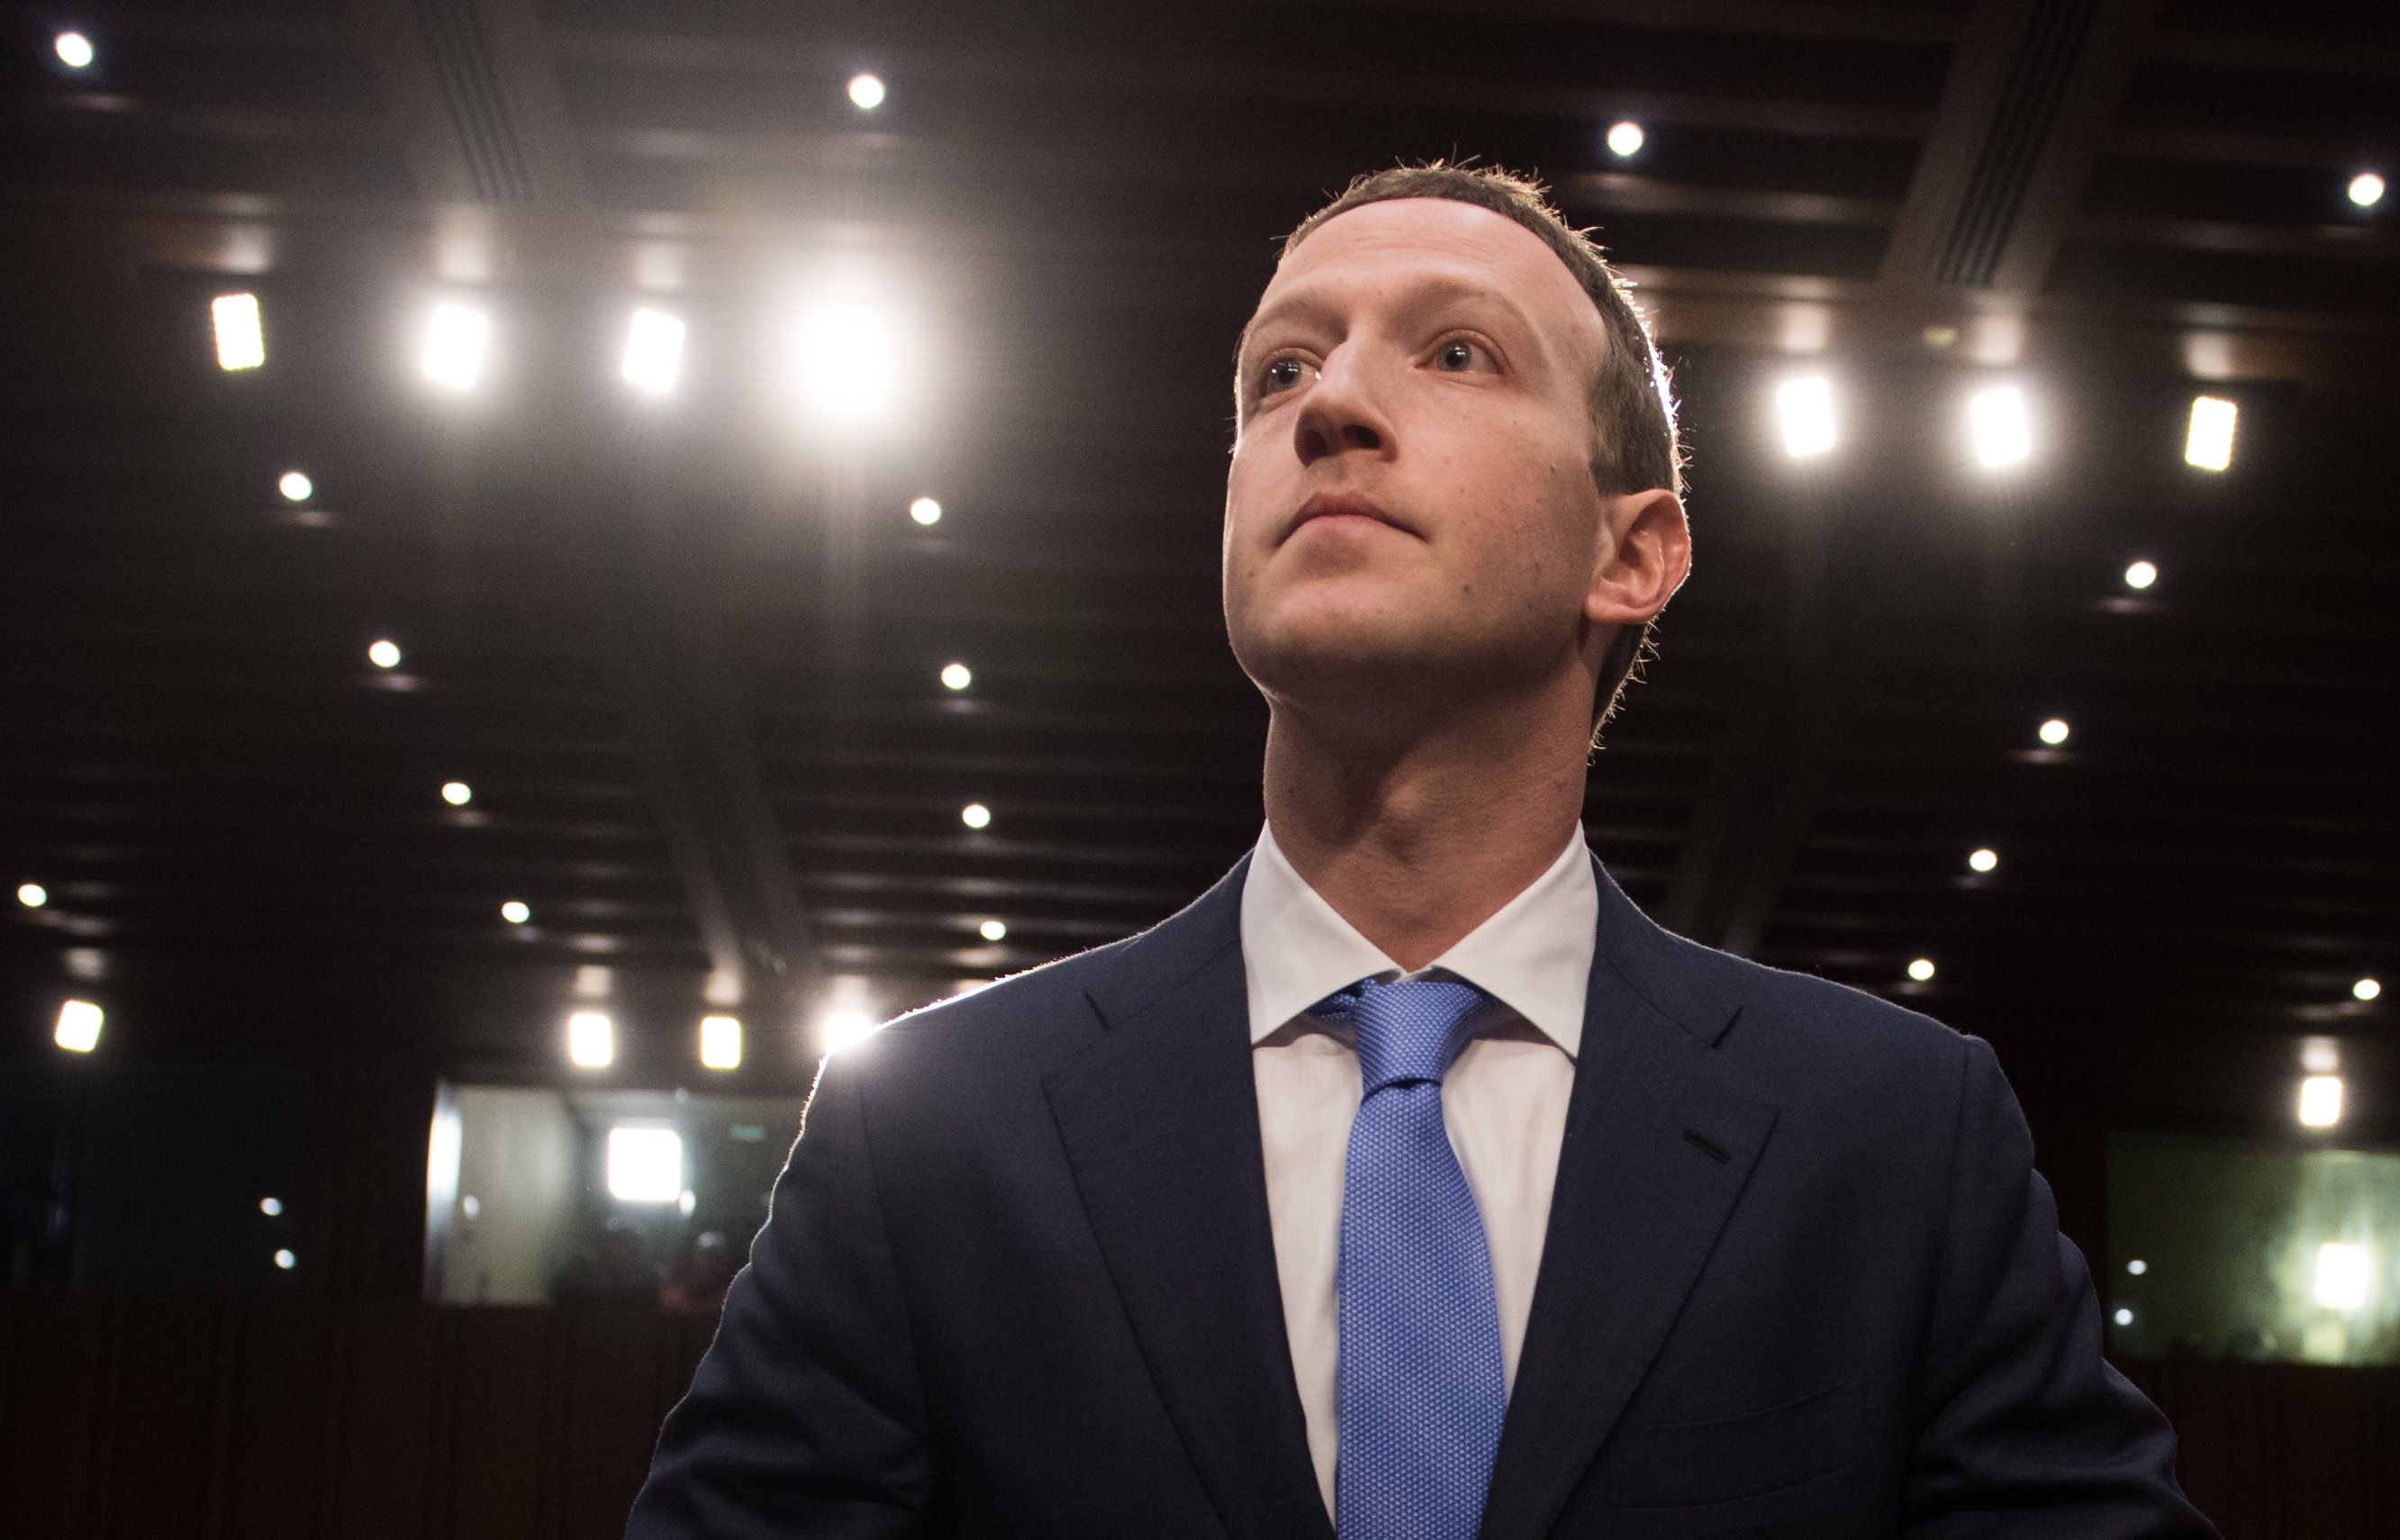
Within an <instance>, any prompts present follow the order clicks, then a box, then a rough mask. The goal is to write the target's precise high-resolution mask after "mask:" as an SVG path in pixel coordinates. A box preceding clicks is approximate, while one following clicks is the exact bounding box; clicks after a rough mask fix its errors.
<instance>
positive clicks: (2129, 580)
mask: <svg viewBox="0 0 2400 1540" xmlns="http://www.w3.org/2000/svg"><path fill="white" fill-rule="evenodd" d="M2158 580H2159V565H2158V563H2156V562H2134V563H2132V564H2131V565H2129V566H2127V567H2126V568H2125V586H2126V587H2127V588H2130V589H2134V590H2140V589H2145V588H2148V587H2149V586H2150V585H2151V584H2152V583H2155V582H2157V581H2158Z"/></svg>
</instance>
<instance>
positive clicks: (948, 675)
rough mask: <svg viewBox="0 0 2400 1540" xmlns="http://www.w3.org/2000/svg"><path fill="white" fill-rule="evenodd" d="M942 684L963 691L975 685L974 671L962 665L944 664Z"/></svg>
mask: <svg viewBox="0 0 2400 1540" xmlns="http://www.w3.org/2000/svg"><path fill="white" fill-rule="evenodd" d="M942 683H943V684H945V685H948V687H949V688H952V689H964V688H967V687H968V686H969V685H972V684H974V683H975V671H974V670H972V669H970V668H968V667H967V666H966V664H964V663H944V664H943V665H942Z"/></svg>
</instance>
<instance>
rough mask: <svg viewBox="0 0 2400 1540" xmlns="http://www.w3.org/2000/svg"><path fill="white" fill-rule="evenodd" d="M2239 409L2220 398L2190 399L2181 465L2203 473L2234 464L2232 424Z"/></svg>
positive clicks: (2198, 397)
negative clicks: (2187, 426)
mask: <svg viewBox="0 0 2400 1540" xmlns="http://www.w3.org/2000/svg"><path fill="white" fill-rule="evenodd" d="M2238 416H2241V408H2240V407H2238V406H2236V405H2234V404H2233V402H2230V401H2227V400H2226V399H2225V398H2224V397H2222V396H2194V397H2192V398H2191V428H2190V429H2189V431H2188V432H2186V433H2185V434H2184V440H2183V462H2184V464H2186V465H2191V466H2198V467H2199V468H2200V469H2201V470H2224V469H2225V468H2226V467H2227V466H2229V465H2231V464H2232V463H2233V421H2234V419H2235V418H2236V417H2238Z"/></svg>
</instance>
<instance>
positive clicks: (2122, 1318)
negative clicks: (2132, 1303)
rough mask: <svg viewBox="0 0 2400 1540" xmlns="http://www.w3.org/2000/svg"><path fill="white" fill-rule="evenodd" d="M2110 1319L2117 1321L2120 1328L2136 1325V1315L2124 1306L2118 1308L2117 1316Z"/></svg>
mask: <svg viewBox="0 0 2400 1540" xmlns="http://www.w3.org/2000/svg"><path fill="white" fill-rule="evenodd" d="M2109 1318H2110V1319H2111V1320H2113V1321H2115V1322H2116V1323H2117V1324H2118V1325H2119V1326H2131V1325H2133V1324H2134V1313H2133V1312H2132V1311H2131V1310H2128V1309H2126V1308H2125V1307H2124V1306H2122V1305H2120V1306H2118V1307H2117V1314H2116V1315H2113V1316H2111V1317H2109Z"/></svg>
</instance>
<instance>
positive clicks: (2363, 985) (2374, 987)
mask: <svg viewBox="0 0 2400 1540" xmlns="http://www.w3.org/2000/svg"><path fill="white" fill-rule="evenodd" d="M35 891H36V892H38V891H39V890H38V889H37V890H35ZM2382 993H2383V981H2382V980H2381V979H2378V978H2362V979H2360V980H2359V981H2358V982H2357V983H2355V984H2353V985H2352V986H2351V987H2350V998H2351V999H2352V1000H2362V1001H2364V1000H2374V999H2377V998H2379V997H2380V996H2381V995H2382Z"/></svg>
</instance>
